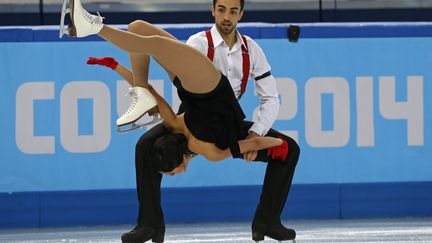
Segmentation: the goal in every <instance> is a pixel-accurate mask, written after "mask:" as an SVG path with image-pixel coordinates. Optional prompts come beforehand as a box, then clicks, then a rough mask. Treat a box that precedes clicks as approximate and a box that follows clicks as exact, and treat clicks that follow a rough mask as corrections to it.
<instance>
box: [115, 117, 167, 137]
mask: <svg viewBox="0 0 432 243" xmlns="http://www.w3.org/2000/svg"><path fill="white" fill-rule="evenodd" d="M162 121H163V119H162V118H160V117H159V114H155V115H153V120H151V121H150V122H146V123H135V122H132V123H129V124H124V125H121V126H118V127H117V132H118V133H120V134H126V133H129V132H133V131H135V130H138V129H140V128H144V127H148V126H152V125H156V124H158V123H160V122H162Z"/></svg>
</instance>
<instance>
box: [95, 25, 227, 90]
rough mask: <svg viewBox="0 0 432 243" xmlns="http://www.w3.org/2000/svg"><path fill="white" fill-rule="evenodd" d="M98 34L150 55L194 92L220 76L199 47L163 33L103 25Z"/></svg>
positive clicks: (213, 84) (207, 87) (210, 86)
mask: <svg viewBox="0 0 432 243" xmlns="http://www.w3.org/2000/svg"><path fill="white" fill-rule="evenodd" d="M98 35H99V36H101V37H102V38H104V39H106V40H107V41H109V42H111V43H112V44H114V45H116V46H117V47H119V48H120V49H122V50H124V51H126V52H129V53H131V54H135V55H137V54H138V55H143V54H147V55H151V56H153V57H154V58H155V59H156V60H157V61H158V62H159V63H160V64H161V65H162V66H164V67H165V68H166V69H168V70H170V71H171V72H172V73H173V74H175V75H176V76H178V77H179V79H180V80H181V82H182V85H183V87H184V88H185V89H186V90H188V91H190V92H193V93H207V92H209V91H211V90H213V89H214V88H215V87H216V85H217V84H218V83H219V80H220V72H219V71H218V70H217V69H216V67H215V66H214V65H213V63H212V62H211V61H210V60H209V59H208V58H207V57H205V56H204V55H202V54H201V53H200V52H199V51H198V50H196V49H194V48H193V47H190V46H188V45H186V44H184V43H182V42H180V41H177V40H173V39H171V38H169V37H165V36H158V35H154V36H140V35H137V34H135V33H129V32H126V31H123V30H119V29H114V28H111V27H109V26H107V25H104V26H103V28H102V29H101V31H100V32H99V33H98Z"/></svg>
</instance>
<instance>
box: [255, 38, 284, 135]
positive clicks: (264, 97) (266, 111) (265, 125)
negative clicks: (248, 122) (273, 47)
mask: <svg viewBox="0 0 432 243" xmlns="http://www.w3.org/2000/svg"><path fill="white" fill-rule="evenodd" d="M251 47H252V48H251V51H252V53H251V59H252V60H251V62H252V72H251V74H252V76H253V77H254V79H255V92H256V94H257V95H258V97H259V99H260V105H259V107H258V112H257V115H256V117H254V124H253V125H252V127H251V128H250V131H253V132H255V133H257V134H258V135H260V136H263V135H265V134H267V132H268V131H269V130H270V128H271V127H272V125H273V123H274V121H275V120H276V118H277V116H278V113H279V106H280V104H279V96H278V91H277V85H276V80H275V78H274V77H273V75H272V74H271V71H270V69H271V68H270V65H269V64H268V62H267V58H266V56H265V54H264V52H263V50H262V49H261V47H260V46H258V44H256V43H255V42H254V41H251Z"/></svg>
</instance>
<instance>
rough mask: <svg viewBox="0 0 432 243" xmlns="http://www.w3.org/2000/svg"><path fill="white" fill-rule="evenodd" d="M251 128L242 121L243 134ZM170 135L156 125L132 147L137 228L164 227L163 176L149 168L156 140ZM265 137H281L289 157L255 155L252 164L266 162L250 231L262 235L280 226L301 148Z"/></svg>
mask: <svg viewBox="0 0 432 243" xmlns="http://www.w3.org/2000/svg"><path fill="white" fill-rule="evenodd" d="M251 126H252V123H251V122H248V121H245V122H244V126H243V130H244V132H245V134H247V131H248V130H249V128H250V127H251ZM167 133H169V131H168V130H167V129H166V128H165V126H164V125H162V124H158V125H156V126H155V127H153V128H152V129H150V130H149V131H147V132H146V133H145V134H144V135H142V136H141V137H140V139H139V140H138V142H137V144H136V147H135V169H136V182H137V193H138V202H139V213H138V219H137V223H138V224H139V225H143V226H148V227H152V228H155V229H158V228H160V227H164V217H163V211H162V208H161V194H160V185H161V180H162V175H161V174H159V173H158V172H156V171H155V170H154V169H153V168H152V163H151V161H150V158H151V156H150V153H151V148H152V145H153V143H154V142H155V141H156V139H157V138H159V137H161V136H163V135H165V134H167ZM267 136H271V137H279V136H282V137H283V138H284V139H285V140H286V141H287V142H288V156H287V158H286V159H285V160H283V161H282V160H275V159H272V158H270V157H269V156H267V150H262V151H259V152H258V156H257V158H256V159H255V161H262V162H267V169H266V173H265V177H264V183H263V188H262V191H261V197H260V202H259V204H258V206H257V209H256V212H255V216H254V220H253V222H252V228H253V229H254V230H261V231H265V230H267V228H268V227H269V226H271V225H274V224H279V223H280V215H281V213H282V210H283V208H284V205H285V201H286V199H287V196H288V192H289V190H290V187H291V183H292V179H293V176H294V171H295V168H296V165H297V161H298V158H299V155H300V148H299V146H298V145H297V143H296V142H295V141H294V140H293V139H292V138H290V137H288V136H286V135H284V134H282V133H280V132H278V131H276V130H273V129H270V131H269V132H268V133H267Z"/></svg>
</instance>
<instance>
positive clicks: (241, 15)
mask: <svg viewBox="0 0 432 243" xmlns="http://www.w3.org/2000/svg"><path fill="white" fill-rule="evenodd" d="M243 14H244V10H242V11H240V16H239V21H240V20H241V19H242V18H243Z"/></svg>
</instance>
